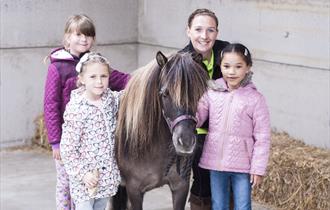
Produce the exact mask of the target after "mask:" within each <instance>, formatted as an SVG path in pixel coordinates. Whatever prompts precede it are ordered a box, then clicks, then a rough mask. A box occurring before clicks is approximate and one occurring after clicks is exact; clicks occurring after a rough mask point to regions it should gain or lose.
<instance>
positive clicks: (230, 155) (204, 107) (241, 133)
mask: <svg viewBox="0 0 330 210" xmlns="http://www.w3.org/2000/svg"><path fill="white" fill-rule="evenodd" d="M197 118H198V125H197V126H200V125H202V123H203V122H204V121H205V120H206V119H207V118H209V129H208V134H207V137H206V140H205V143H204V148H203V153H202V156H201V159H200V162H199V166H200V167H202V168H206V169H210V170H217V171H230V172H241V173H250V174H257V175H264V174H265V172H266V168H267V163H268V156H269V149H270V118H269V112H268V107H267V105H266V102H265V98H264V97H263V95H262V94H261V93H259V92H258V91H257V90H256V87H255V86H254V85H253V84H252V83H249V84H248V85H246V86H245V87H240V88H238V89H236V90H234V91H230V92H229V91H228V88H227V85H226V83H225V81H224V80H223V79H218V80H216V81H214V83H213V84H212V86H211V87H210V89H209V90H208V91H207V92H206V93H205V94H204V96H203V97H202V98H201V100H200V102H199V105H198V112H197Z"/></svg>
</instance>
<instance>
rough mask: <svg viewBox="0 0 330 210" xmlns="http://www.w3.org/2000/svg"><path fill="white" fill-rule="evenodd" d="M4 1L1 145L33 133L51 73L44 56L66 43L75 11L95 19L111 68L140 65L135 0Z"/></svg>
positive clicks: (100, 47) (27, 138)
mask: <svg viewBox="0 0 330 210" xmlns="http://www.w3.org/2000/svg"><path fill="white" fill-rule="evenodd" d="M0 4H1V5H0V6H1V7H0V8H1V12H0V27H1V37H0V38H1V39H0V40H1V41H0V68H1V70H0V73H1V78H0V82H1V83H0V87H1V90H0V94H1V100H0V106H1V139H0V147H6V146H14V145H20V144H23V143H27V142H29V141H30V139H31V137H32V136H33V135H34V130H35V124H34V123H33V120H34V119H35V118H36V116H37V115H38V114H40V113H41V112H42V110H43V94H44V81H45V78H46V73H47V64H44V63H43V59H44V57H45V56H46V55H47V54H48V53H49V52H50V50H51V49H52V48H55V47H58V46H60V45H61V41H62V37H63V31H64V25H65V22H66V20H67V18H68V17H69V16H70V15H72V14H80V13H85V14H87V15H88V16H90V17H91V18H92V19H93V20H94V22H95V25H96V34H97V35H96V36H97V38H96V39H97V44H98V46H96V47H95V48H94V49H95V50H97V51H99V52H101V53H103V54H104V55H105V56H107V57H108V58H110V62H111V65H112V67H114V68H117V69H121V70H123V71H132V70H133V69H135V68H136V66H137V45H136V42H137V31H138V28H137V15H138V14H137V8H138V4H137V1H135V0H121V1H115V0H111V1H109V0H98V1H97V3H96V1H93V0H81V1H79V0H70V1H66V0H58V1H51V0H24V1H21V0H1V2H0ZM123 58H129V59H123Z"/></svg>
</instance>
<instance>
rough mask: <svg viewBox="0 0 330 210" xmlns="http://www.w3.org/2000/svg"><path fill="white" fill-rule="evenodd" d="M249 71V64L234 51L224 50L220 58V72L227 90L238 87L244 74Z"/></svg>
mask: <svg viewBox="0 0 330 210" xmlns="http://www.w3.org/2000/svg"><path fill="white" fill-rule="evenodd" d="M249 71H250V66H248V65H247V63H246V61H245V60H244V59H243V58H242V55H240V54H238V53H235V52H226V53H224V54H223V58H222V60H221V72H222V75H223V79H224V80H225V81H226V82H227V85H228V88H229V90H234V89H237V88H239V87H240V85H241V82H242V80H243V79H244V78H245V75H246V74H247V73H248V72H249Z"/></svg>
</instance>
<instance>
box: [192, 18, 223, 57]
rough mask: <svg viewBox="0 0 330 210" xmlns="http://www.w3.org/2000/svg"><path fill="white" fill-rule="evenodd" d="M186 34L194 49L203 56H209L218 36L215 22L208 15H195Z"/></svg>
mask: <svg viewBox="0 0 330 210" xmlns="http://www.w3.org/2000/svg"><path fill="white" fill-rule="evenodd" d="M187 36H188V37H189V38H190V41H191V43H192V45H193V47H194V49H195V50H196V51H197V52H198V53H201V54H202V55H203V58H209V57H210V56H211V52H212V47H213V45H214V42H215V40H216V38H217V36H218V30H217V23H216V21H215V19H214V18H213V17H210V16H208V15H197V16H195V17H194V19H193V20H192V21H191V25H190V27H188V28H187Z"/></svg>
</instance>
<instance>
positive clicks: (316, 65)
mask: <svg viewBox="0 0 330 210" xmlns="http://www.w3.org/2000/svg"><path fill="white" fill-rule="evenodd" d="M329 4H330V3H329V1H328V0H264V1H258V0H255V1H253V0H234V1H233V0H219V1H198V0H184V1H174V0H169V1H154V0H144V1H139V43H140V45H139V61H138V63H139V65H143V64H144V63H146V62H147V61H148V60H149V59H151V57H153V55H154V53H155V52H156V51H157V50H159V49H162V50H163V51H165V52H171V51H173V50H177V49H180V48H182V47H183V46H184V45H185V44H187V43H188V40H187V37H186V34H185V26H186V25H187V23H186V21H187V19H188V16H189V14H190V13H191V12H192V11H193V10H195V9H196V8H201V7H205V8H210V9H211V10H213V11H214V12H215V13H216V14H217V16H218V18H219V21H220V28H219V30H220V33H219V37H218V38H220V39H223V40H227V41H230V42H241V43H243V44H245V45H246V46H247V47H248V48H249V49H251V51H252V54H253V57H254V61H255V62H254V66H253V71H254V73H255V74H254V82H255V83H256V85H257V87H258V88H259V90H260V91H261V92H262V93H264V95H265V96H266V98H267V100H268V104H269V107H270V111H271V121H272V122H271V123H272V127H273V128H274V129H276V130H278V131H286V132H288V133H289V134H290V135H291V136H293V137H296V138H299V139H301V140H303V141H304V142H306V143H308V144H311V145H316V146H320V147H327V148H330V134H329V131H330V112H329V107H330V103H329V97H330V95H329V90H330V85H329V82H330V69H329V68H330V67H329V66H330V64H329V59H330V53H329V50H330V49H329V48H330V39H329V38H330V32H329V27H330V21H329V13H330V6H329Z"/></svg>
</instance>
